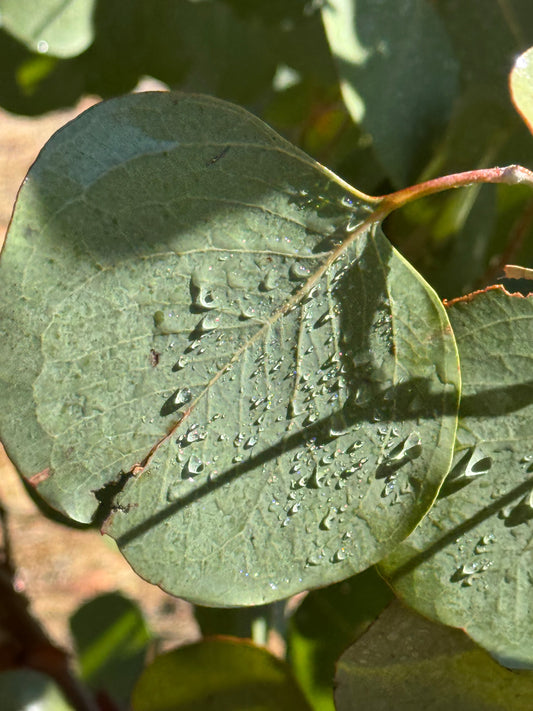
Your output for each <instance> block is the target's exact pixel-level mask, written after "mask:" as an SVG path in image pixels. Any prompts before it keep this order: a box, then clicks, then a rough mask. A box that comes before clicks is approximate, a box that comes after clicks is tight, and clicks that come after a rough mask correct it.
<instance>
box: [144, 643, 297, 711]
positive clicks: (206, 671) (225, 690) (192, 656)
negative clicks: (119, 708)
mask: <svg viewBox="0 0 533 711" xmlns="http://www.w3.org/2000/svg"><path fill="white" fill-rule="evenodd" d="M132 707H133V711H188V710H190V711H208V710H210V709H217V711H219V710H220V711H226V710H227V711H239V710H240V709H242V711H269V710H272V711H309V709H310V707H309V706H308V704H307V702H306V700H305V698H304V696H303V695H302V692H301V691H300V689H299V688H298V686H297V684H296V682H295V681H294V679H293V678H292V675H291V672H290V668H289V666H288V665H287V664H285V663H284V662H282V661H281V660H279V659H276V657H273V656H272V655H271V654H269V652H267V651H266V649H262V648H260V647H255V646H254V645H252V644H250V643H248V642H244V641H242V640H238V641H237V640H233V639H231V638H227V639H224V638H220V639H207V640H204V641H202V642H198V643H197V644H191V645H187V646H185V647H180V648H179V649H175V650H174V651H172V652H168V653H167V654H162V655H161V656H159V657H157V659H156V660H155V661H154V662H153V663H152V664H151V665H150V666H149V667H148V668H147V669H146V670H145V671H144V672H143V674H142V676H141V678H140V679H139V681H138V683H137V686H136V687H135V690H134V692H133V697H132Z"/></svg>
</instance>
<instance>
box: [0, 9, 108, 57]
mask: <svg viewBox="0 0 533 711" xmlns="http://www.w3.org/2000/svg"><path fill="white" fill-rule="evenodd" d="M94 7H95V0H67V1H66V2H65V0H39V2H38V3H34V2H32V1H31V0H2V1H1V2H0V13H1V17H2V26H3V27H5V28H6V29H7V30H8V31H9V32H11V33H12V34H13V35H14V36H15V37H16V38H17V39H20V40H22V41H23V42H24V43H26V45H27V46H28V47H29V48H30V49H33V50H34V51H35V50H37V51H38V52H41V53H50V54H51V55H54V56H56V57H73V56H76V55H77V54H80V53H81V52H83V51H84V50H86V49H87V47H88V46H89V45H90V44H91V42H92V40H93V25H92V17H93V12H94Z"/></svg>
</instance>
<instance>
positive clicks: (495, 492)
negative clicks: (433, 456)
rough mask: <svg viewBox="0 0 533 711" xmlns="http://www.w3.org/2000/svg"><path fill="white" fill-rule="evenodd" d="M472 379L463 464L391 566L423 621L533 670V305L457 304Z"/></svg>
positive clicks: (466, 397)
mask: <svg viewBox="0 0 533 711" xmlns="http://www.w3.org/2000/svg"><path fill="white" fill-rule="evenodd" d="M449 316H450V321H451V323H452V326H453V329H454V333H455V335H456V338H457V345H458V348H459V355H460V360H461V372H462V377H463V388H462V398H461V407H460V413H459V414H460V420H459V427H458V431H457V444H456V457H455V461H454V465H453V467H452V469H451V471H450V474H449V475H448V477H447V479H446V481H445V482H444V485H443V487H442V490H441V492H440V495H439V499H438V501H437V503H436V505H435V506H434V507H433V508H432V509H431V511H430V512H429V514H428V516H427V517H426V518H425V519H424V520H423V521H422V523H421V524H420V526H419V527H418V528H417V529H416V531H415V532H414V533H413V534H412V535H411V536H410V537H409V538H408V539H407V541H405V543H403V544H402V545H401V546H400V547H399V549H398V550H397V551H395V552H394V553H393V554H392V555H391V556H390V557H389V558H388V559H387V560H386V561H385V564H384V566H383V568H384V570H385V572H386V574H387V576H388V577H389V579H390V581H391V582H392V584H393V586H394V588H395V590H396V591H397V592H398V593H399V595H400V596H401V597H402V598H404V599H405V600H406V602H408V604H409V605H412V606H413V607H415V608H416V609H417V610H419V611H420V612H421V613H422V614H424V615H427V616H429V617H431V618H433V619H436V620H439V621H441V622H444V623H446V624H448V625H453V626H456V627H462V628H464V629H465V630H466V632H468V634H469V635H470V636H471V637H472V638H473V639H474V640H475V641H476V642H478V643H479V644H481V645H482V646H483V647H485V648H486V649H487V650H488V651H490V652H491V654H493V655H494V656H495V657H496V658H498V659H499V660H500V661H501V662H502V663H504V664H507V665H508V666H516V667H520V666H526V667H528V666H529V667H531V666H533V618H532V616H531V604H532V601H533V578H532V575H531V570H532V569H533V499H532V497H533V356H532V350H531V344H532V343H533V297H529V298H525V297H522V296H519V295H514V296H513V295H509V294H507V293H505V292H504V291H503V290H501V289H493V290H490V291H487V292H482V293H478V294H474V295H473V296H471V297H466V298H465V299H463V300H461V301H458V302H456V303H454V304H453V305H452V306H451V307H450V309H449Z"/></svg>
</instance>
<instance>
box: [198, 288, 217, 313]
mask: <svg viewBox="0 0 533 711" xmlns="http://www.w3.org/2000/svg"><path fill="white" fill-rule="evenodd" d="M194 304H195V306H197V307H198V308H200V309H202V310H203V311H210V310H211V309H214V308H216V306H217V303H216V299H215V297H214V295H213V292H212V290H211V289H208V288H206V287H204V286H200V287H199V288H198V290H197V291H196V293H195V295H194Z"/></svg>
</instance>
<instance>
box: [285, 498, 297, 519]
mask: <svg viewBox="0 0 533 711" xmlns="http://www.w3.org/2000/svg"><path fill="white" fill-rule="evenodd" d="M299 509H300V502H299V501H297V502H296V503H295V504H293V505H292V506H291V507H290V509H289V510H288V511H287V515H288V516H293V515H294V514H295V513H298V511H299Z"/></svg>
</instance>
